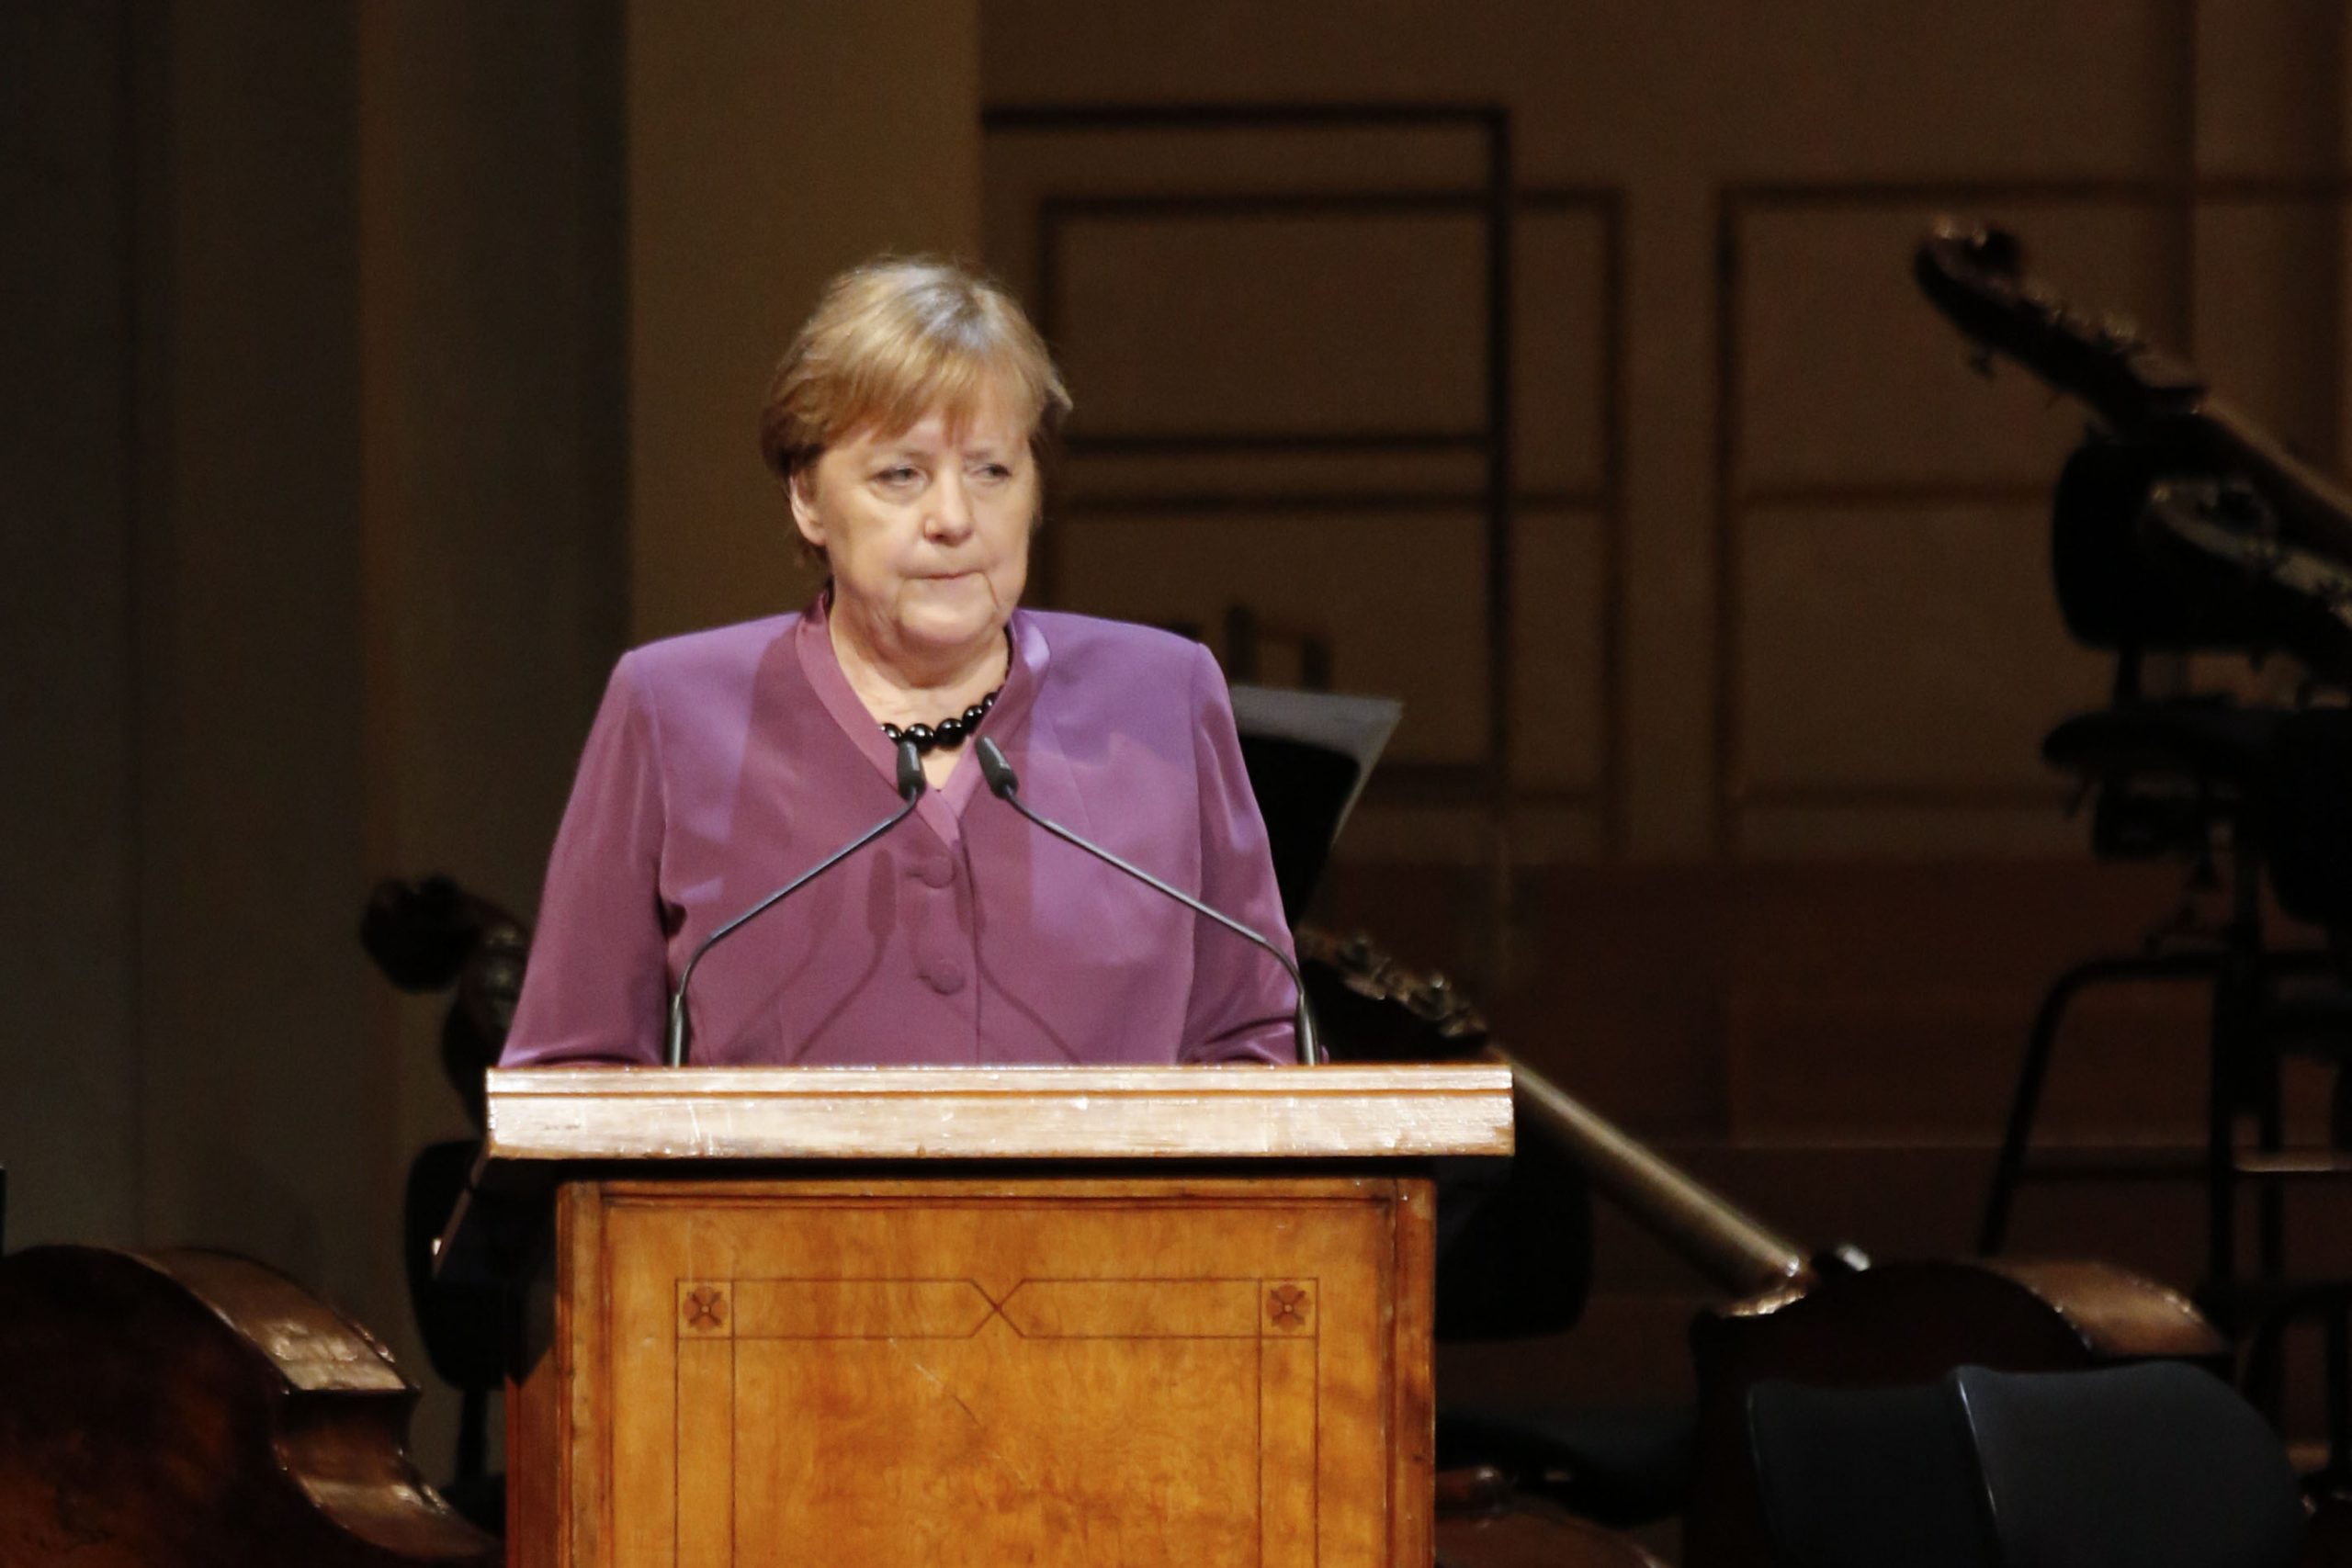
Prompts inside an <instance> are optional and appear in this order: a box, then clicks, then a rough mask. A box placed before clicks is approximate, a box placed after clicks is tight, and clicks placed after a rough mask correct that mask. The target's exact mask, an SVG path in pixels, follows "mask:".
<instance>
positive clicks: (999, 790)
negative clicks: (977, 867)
mask: <svg viewBox="0 0 2352 1568" xmlns="http://www.w3.org/2000/svg"><path fill="white" fill-rule="evenodd" d="M978 751H979V758H980V775H981V777H983V778H985V779H986V780H988V785H989V794H990V795H995V796H996V797H997V798H998V799H999V800H1001V801H1003V802H1004V803H1005V804H1006V805H1007V806H1010V807H1012V809H1014V810H1015V811H1018V812H1019V813H1021V815H1022V816H1023V817H1026V818H1029V820H1030V821H1032V822H1035V824H1036V825H1037V826H1038V827H1040V828H1043V829H1045V830H1046V832H1048V833H1051V834H1052V835H1053V836H1054V837H1055V838H1057V839H1059V840H1061V841H1062V842H1064V843H1066V844H1071V845H1074V846H1076V847H1077V848H1079V849H1081V850H1084V851H1085V852H1087V853H1088V854H1091V855H1092V856H1093V857H1094V858H1095V859H1096V860H1099V861H1101V862H1103V863H1104V864H1105V865H1110V866H1115V867H1116V868H1118V869H1119V870H1121V871H1124V872H1125V873H1126V874H1128V875H1129V876H1132V877H1134V878H1135V879H1136V881H1137V882H1140V883H1142V884H1143V885H1144V886H1147V887H1155V888H1158V889H1159V891H1160V892H1162V893H1165V894H1167V895H1168V897H1170V898H1173V899H1175V900H1176V902H1178V903H1179V904H1182V905H1183V906H1184V908H1188V909H1190V910H1192V911H1193V913H1194V914H1196V915H1206V916H1207V917H1208V918H1209V919H1212V920H1215V921H1216V923H1217V924H1218V925H1221V926H1223V927H1224V928H1225V929H1226V930H1227V931H1231V932H1232V933H1233V934H1234V935H1236V936H1238V937H1241V938H1244V939H1246V940H1248V941H1250V942H1256V943H1257V944H1258V945H1259V946H1260V947H1262V948H1264V949H1265V950H1266V951H1267V952H1268V953H1272V954H1273V955H1274V960H1275V962H1276V963H1278V964H1281V965H1282V966H1283V969H1284V970H1285V971H1287V972H1288V973H1289V975H1290V981H1291V984H1292V985H1294V986H1295V987H1298V1010H1297V1012H1296V1013H1295V1015H1294V1016H1295V1021H1296V1024H1297V1032H1298V1060H1299V1064H1300V1065H1301V1066H1310V1067H1311V1066H1315V1065H1316V1064H1317V1063H1318V1062H1321V1061H1322V1060H1323V1059H1324V1057H1323V1047H1322V1044H1321V1043H1320V1042H1319V1041H1318V1040H1317V1038H1316V1034H1315V1014H1314V1012H1313V1011H1312V1010H1310V1009H1309V1008H1308V1007H1307V1005H1306V980H1305V978H1304V977H1302V976H1300V974H1299V972H1298V965H1297V964H1295V963H1293V962H1292V960H1291V956H1290V954H1289V953H1284V952H1283V950H1282V949H1281V948H1279V947H1276V946H1275V945H1274V944H1273V943H1272V942H1268V941H1267V940H1266V939H1265V938H1264V937H1262V936H1261V935H1259V934H1258V933H1257V932H1256V931H1251V930H1250V928H1249V927H1248V926H1245V925H1243V924H1242V923H1241V922H1240V921H1239V920H1237V919H1234V918H1233V917H1232V916H1230V915H1227V914H1222V913H1220V912H1218V911H1217V910H1215V909H1212V908H1209V907H1208V906H1207V905H1206V904H1204V903H1202V902H1201V901H1200V900H1199V899H1198V898H1195V897H1193V896H1192V895H1191V894H1189V893H1182V892H1179V891H1178V890H1177V889H1175V888H1173V887H1170V886H1168V884H1166V883H1165V882H1162V881H1160V880H1159V878H1158V877H1156V876H1154V875H1152V874H1151V873H1149V872H1148V871H1146V870H1144V869H1143V868H1142V867H1141V866H1137V865H1130V864H1128V863H1126V862H1125V861H1123V860H1121V859H1120V858H1119V857H1118V856H1117V855H1114V854H1113V853H1112V852H1110V851H1108V850H1106V849H1104V848H1103V846H1102V845H1100V844H1095V843H1089V842H1088V841H1087V840H1084V839H1081V838H1080V837H1079V836H1078V835H1077V834H1076V833H1073V832H1071V831H1070V830H1069V829H1067V828H1065V827H1063V826H1062V825H1061V824H1060V823H1058V822H1056V821H1054V820H1053V819H1051V818H1046V817H1040V816H1039V815H1038V814H1037V813H1036V812H1035V811H1032V810H1031V809H1029V803H1028V802H1027V801H1025V800H1023V799H1022V798H1021V794H1020V790H1021V775H1020V774H1018V773H1014V772H1013V771H1012V763H1011V762H1008V761H1005V760H1004V753H1003V752H1002V751H1001V750H998V748H997V743H996V742H995V741H993V740H991V739H989V738H988V737H987V736H985V735H983V736H981V737H980V738H979V742H978Z"/></svg>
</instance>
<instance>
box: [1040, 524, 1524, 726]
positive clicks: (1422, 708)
mask: <svg viewBox="0 0 2352 1568" xmlns="http://www.w3.org/2000/svg"><path fill="white" fill-rule="evenodd" d="M1484 537H1485V535H1484V525H1483V524H1482V523H1481V522H1480V521H1479V520H1478V519H1477V518H1476V517H1472V516H1463V515H1455V514H1443V515H1438V516H1405V517H1398V516H1379V517H1364V518H1361V519H1357V520H1353V521H1341V520H1339V519H1335V518H1328V517H1288V518H1286V517H1280V516H1268V517H1247V518H1238V519H1237V518H1209V517H1204V518H1197V519H1183V520H1177V519H1167V520H1159V519H1155V520H1153V521H1151V522H1150V523H1148V524H1145V523H1127V522H1121V521H1114V520H1112V519H1108V518H1090V519H1084V520H1080V521H1077V522H1072V523H1069V524H1068V525H1065V526H1064V527H1063V528H1062V531H1061V536H1060V538H1059V540H1058V546H1059V548H1060V551H1061V557H1060V559H1061V574H1062V577H1061V581H1062V585H1063V600H1064V603H1065V604H1067V605H1068V606H1069V608H1071V609H1074V610H1083V611H1086V612H1088V613H1090V614H1094V615H1115V616H1118V617H1119V618H1121V619H1123V620H1132V621H1152V622H1158V623H1162V624H1166V623H1172V622H1189V623H1191V624H1192V625H1194V626H1200V627H1203V628H1204V629H1205V630H1208V631H1210V633H1211V634H1212V635H1211V640H1212V644H1214V641H1215V631H1216V628H1218V627H1221V626H1223V624H1224V616H1225V611H1226V607H1227V605H1228V604H1236V603H1245V604H1252V605H1254V606H1256V607H1257V608H1258V609H1259V610H1260V611H1261V613H1263V614H1265V615H1273V616H1280V617H1282V618H1283V620H1285V621H1289V622H1294V623H1303V624H1305V625H1306V626H1313V627H1317V628H1320V629H1321V630H1322V631H1323V632H1324V634H1325V635H1326V636H1327V637H1329V639H1330V642H1331V654H1332V679H1333V683H1334V684H1335V685H1336V686H1337V687H1338V688H1339V689H1340V691H1343V692H1374V693H1379V694H1384V695H1388V696H1395V697H1398V698H1401V699H1403V701H1404V704H1405V718H1404V722H1403V723H1402V724H1400V725H1399V726H1398V727H1397V736H1396V739H1394V740H1393V741H1392V742H1391V743H1390V746H1389V750H1388V754H1389V756H1391V757H1392V758H1396V759H1399V760H1409V761H1423V762H1427V761H1451V762H1459V761H1472V760H1475V759H1476V757H1477V756H1478V754H1479V753H1480V751H1481V750H1482V749H1483V747H1484V744H1485V739H1486V724H1487V704H1486V683H1485V679H1484V677H1483V675H1482V674H1481V673H1480V671H1481V669H1482V662H1481V660H1482V650H1483V649H1484V648H1485V646H1486V643H1485V637H1486V633H1485V630H1484V628H1483V626H1482V624H1481V622H1480V619H1479V617H1478V616H1477V615H1476V614H1464V611H1463V609H1462V607H1463V606H1464V605H1476V604H1478V603H1479V602H1480V600H1479V583H1480V582H1481V581H1483V579H1482V576H1481V574H1482V572H1483V571H1484V570H1485V569H1484V566H1483V564H1482V559H1483V556H1484V547H1483V543H1482V541H1483V540H1484ZM1335 559H1340V560H1344V561H1346V562H1349V563H1352V564H1351V565H1350V566H1347V567H1342V568H1335V566H1334V561H1335Z"/></svg>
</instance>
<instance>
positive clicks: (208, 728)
mask: <svg viewBox="0 0 2352 1568" xmlns="http://www.w3.org/2000/svg"><path fill="white" fill-rule="evenodd" d="M352 29H353V22H352V18H351V17H350V15H349V13H348V12H347V11H345V10H341V9H337V8H334V7H324V8H318V7H295V8H288V7H283V6H270V5H265V4H261V3H259V0H254V3H249V4H241V5H234V6H194V5H175V6H172V7H171V9H170V14H169V16H168V17H166V18H164V20H163V25H162V29H161V31H160V32H159V33H158V34H156V35H154V36H155V37H157V38H161V39H168V41H169V46H170V48H169V53H168V57H167V58H164V59H161V60H158V61H156V62H154V63H156V64H157V65H158V66H159V68H160V69H159V71H158V77H157V79H156V80H154V81H153V84H152V87H153V90H152V92H144V93H142V96H141V101H142V103H143V105H144V107H145V110H146V112H148V113H151V114H153V116H154V117H155V118H154V120H153V122H152V124H151V129H152V130H153V136H152V138H150V139H147V140H146V145H147V146H148V147H149V149H150V150H151V151H152V152H153V153H154V155H155V157H154V161H153V164H151V165H150V166H148V167H144V168H142V169H141V172H140V182H141V191H142V192H143V193H153V198H154V201H155V203H156V206H155V207H154V208H153V209H152V210H149V211H148V212H146V213H145V214H144V216H145V217H146V218H147V219H149V220H152V227H151V228H149V229H148V230H147V231H144V232H142V233H141V243H142V250H141V265H142V276H141V299H140V315H141V325H142V328H143V329H144V331H145V333H146V334H147V335H146V336H145V338H144V340H143V341H142V343H141V355H140V358H139V361H138V364H137V367H136V374H137V375H138V376H139V378H141V401H142V406H143V412H142V427H141V446H142V460H143V463H144V468H143V470H142V473H141V508H140V530H141V538H140V547H141V562H140V570H141V582H140V604H139V615H140V629H139V653H140V683H139V693H138V696H137V705H138V713H139V718H140V735H141V761H140V774H141V807H142V818H141V826H140V830H139V842H140V846H141V855H142V858H141V866H140V883H141V887H140V892H141V912H140V920H141V950H142V951H141V976H140V980H141V985H140V991H141V1017H140V1024H139V1027H140V1037H141V1065H142V1066H141V1070H142V1084H141V1139H142V1144H143V1146H144V1149H145V1159H146V1168H147V1179H146V1187H145V1205H144V1206H145V1213H144V1215H143V1216H142V1221H143V1223H142V1226H141V1230H142V1235H143V1238H144V1239H146V1240H148V1241H151V1242H170V1241H200V1242H209V1243H215V1244H219V1245H223V1246H227V1247H232V1248H235V1249H237V1250H240V1251H244V1252H249V1253H251V1254H253V1255H254V1256H255V1257H259V1258H267V1259H269V1260H270V1262H272V1263H273V1264H275V1265H277V1267H279V1268H281V1269H286V1270H287V1271H288V1272H290V1273H292V1274H293V1275H295V1276H296V1277H297V1278H299V1279H300V1280H303V1281H304V1282H305V1283H307V1284H309V1285H311V1286H312V1287H314V1288H317V1289H320V1290H322V1291H324V1292H327V1293H328V1294H331V1295H335V1296H339V1297H342V1298H344V1299H346V1300H348V1301H351V1302H352V1303H354V1304H355V1305H356V1306H357V1307H358V1309H359V1310H360V1311H361V1312H362V1314H363V1315H368V1316H371V1317H388V1316H390V1314H392V1313H393V1312H395V1311H397V1310H398V1306H397V1303H398V1302H399V1300H400V1298H399V1296H398V1294H397V1286H396V1284H395V1283H394V1281H396V1280H397V1278H398V1267H399V1262H398V1252H397V1247H396V1246H395V1245H394V1244H393V1243H392V1242H391V1241H390V1239H389V1238H388V1237H387V1235H386V1234H385V1232H384V1230H383V1229H382V1228H380V1225H379V1223H377V1222H379V1220H380V1219H381V1218H382V1217H383V1210H382V1208H381V1207H380V1206H379V1201H380V1199H381V1197H382V1195H383V1193H384V1191H385V1189H386V1183H387V1179H388V1174H389V1172H390V1168H391V1164H392V1160H393V1153H392V1141H393V1132H392V1129H391V1127H390V1124H389V1123H388V1122H387V1120H386V1118H385V1115H384V1109H385V1106H386V1104H387V1102H388V1099H389V1097H390V1093H391V1091H392V1082H393V1079H392V1069H391V1064H390V1061H389V1059H388V1058H387V1057H386V1056H384V1055H382V1054H381V1053H380V1052H379V1051H377V1050H375V1049H373V1048H372V1045H373V1042H372V1039H371V1033H370V1019H371V1015H372V1013H373V1010H374V1009H375V1008H376V1007H377V1006H378V1005H379V998H380V989H379V982H378V981H377V980H376V979H375V978H374V976H372V975H370V974H369V973H368V969H367V965H366V963H365V961H364V960H363V959H362V957H361V956H360V953H359V949H358V945H357V943H356V942H354V941H353V940H352V921H353V919H354V917H355V916H356V913H357V909H358V905H359V900H360V898H361V897H362V896H363V895H364V892H365V889H366V886H367V882H366V878H367V872H368V866H367V863H366V858H365V856H366V843H365V834H364V829H363V824H364V822H365V820H366V799H367V785H366V777H365V761H366V759H365V754H364V746H363V733H362V728H361V726H362V722H363V721H362V714H363V712H364V704H365V695H366V682H365V674H364V664H363V649H362V641H361V626H362V625H363V601H362V580H363V570H364V563H363V559H362V552H361V542H360V532H359V528H358V525H357V523H356V510H357V506H356V498H357V493H358V477H359V442H360V410H359V400H358V395H357V387H358V343H359V338H358V333H357V331H356V327H355V322H356V314H357V308H358V293H357V277H356V254H355V250H354V247H353V245H352V237H353V236H354V235H355V234H356V231H357V222H358V215H357V212H356V207H355V195H354V187H355V183H356V182H355V179H354V172H355V167H356V138H357V123H356V116H355V115H354V113H353V111H352V104H353V96H354V91H355V83H356V43H355V39H354V37H353V30H352ZM363 1217H364V1218H363ZM355 1222H360V1223H355Z"/></svg>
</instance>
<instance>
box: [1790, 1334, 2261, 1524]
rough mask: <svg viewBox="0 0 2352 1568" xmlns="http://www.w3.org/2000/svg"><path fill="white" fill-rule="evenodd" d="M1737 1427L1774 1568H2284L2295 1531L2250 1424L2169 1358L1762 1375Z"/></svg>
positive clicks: (2213, 1387) (2236, 1403) (2221, 1389)
mask: <svg viewBox="0 0 2352 1568" xmlns="http://www.w3.org/2000/svg"><path fill="white" fill-rule="evenodd" d="M1748 1431H1749V1438H1750V1442H1751V1444H1752V1447H1753V1452H1754V1455H1755V1459H1756V1466H1757V1475H1758V1483H1759V1485H1760V1489H1761V1495H1762V1501H1763V1506H1764V1514H1765V1521H1766V1526H1767V1529H1768V1532H1769V1534H1770V1539H1771V1541H1772V1543H1773V1548H1774V1551H1775V1552H1776V1554H1777V1555H1778V1558H1779V1560H1780V1561H1781V1562H1782V1563H1784V1564H1785V1565H1786V1568H1862V1565H1863V1564H1866V1563H1868V1564H1891V1563H1904V1564H1909V1565H1917V1568H2288V1565H2290V1564H2291V1563H2292V1562H2294V1561H2295V1559H2296V1557H2297V1554H2298V1553H2299V1552H2300V1551H2301V1547H2302V1542H2303V1537H2304V1532H2305V1529H2306V1514H2305V1510H2304V1507H2303V1501H2302V1496H2301V1493H2300V1492H2299V1491H2298V1489H2297V1486H2296V1480H2295V1474H2294V1471H2293V1469H2292V1467H2291V1466H2290V1465H2289V1464H2288V1462H2287V1456H2286V1453H2285V1451H2284V1450H2283V1449H2282V1448H2281V1447H2280V1446H2279V1443H2278V1438H2277V1437H2276V1435H2275V1434H2273V1433H2272V1431H2271V1430H2270V1428H2269V1427H2268V1426H2267V1424H2266V1423H2265V1422H2264V1421H2263V1419H2262V1417H2261V1416H2259V1415H2257V1414H2256V1412H2255V1411H2254V1409H2253V1408H2252V1407H2251V1406H2250V1405H2248V1404H2246V1403H2245V1400H2243V1399H2241V1398H2239V1397H2238V1396H2237V1394H2236V1393H2233V1392H2232V1391H2231V1389H2230V1388H2229V1387H2228V1386H2227V1385H2226V1384H2224V1383H2222V1382H2221V1381H2220V1380H2219V1379H2217V1378H2214V1377H2213V1376H2211V1374H2209V1373H2207V1372H2204V1371H2199V1370H2197V1369H2196V1368H2193V1367H2188V1366H2183V1365H2180V1364H2177V1363H2173V1362H2150V1363H2146V1364H2143V1365H2139V1366H2131V1367H2120V1368H2110V1369H2106V1370H2103V1371H2088V1372H1995V1371H1986V1370H1985V1369H1984V1368H1982V1367H1962V1368H1961V1369H1959V1370H1958V1371H1954V1372H1952V1373H1951V1375H1949V1376H1948V1377H1946V1378H1945V1379H1944V1381H1943V1382H1941V1383H1939V1384H1937V1385H1934V1386H1931V1387H1914V1388H1898V1389H1873V1390H1860V1391H1851V1390H1837V1391H1831V1390H1821V1389H1810V1388H1804V1387H1800V1386H1797V1385H1795V1384H1791V1383H1786V1382H1763V1383H1759V1384H1758V1385H1757V1387H1756V1388H1755V1389H1754V1390H1752V1391H1751V1392H1750V1393H1749V1397H1748Z"/></svg>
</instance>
